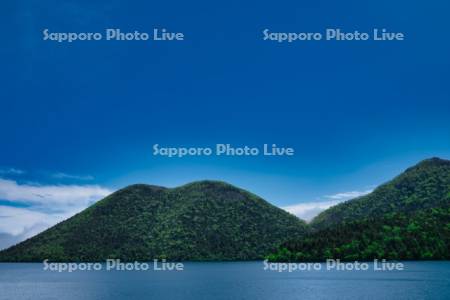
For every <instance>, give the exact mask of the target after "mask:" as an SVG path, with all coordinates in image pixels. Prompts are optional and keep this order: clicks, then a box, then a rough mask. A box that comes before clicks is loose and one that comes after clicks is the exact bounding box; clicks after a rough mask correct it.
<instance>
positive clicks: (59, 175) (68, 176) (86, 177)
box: [52, 172, 94, 180]
mask: <svg viewBox="0 0 450 300" xmlns="http://www.w3.org/2000/svg"><path fill="white" fill-rule="evenodd" d="M52 177H53V178H57V179H75V180H94V176H91V175H72V174H67V173H62V172H58V173H55V174H52Z"/></svg>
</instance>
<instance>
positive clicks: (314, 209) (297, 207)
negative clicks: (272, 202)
mask: <svg viewBox="0 0 450 300" xmlns="http://www.w3.org/2000/svg"><path fill="white" fill-rule="evenodd" d="M340 202H341V201H339V200H334V201H321V202H305V203H299V204H294V205H290V206H285V207H282V209H284V210H286V211H288V212H290V213H291V214H294V215H296V216H297V217H299V218H300V219H302V220H305V221H311V220H312V219H313V218H314V217H315V216H317V215H318V214H319V213H321V212H322V211H324V210H325V209H327V208H329V207H331V206H333V205H336V204H338V203H340Z"/></svg>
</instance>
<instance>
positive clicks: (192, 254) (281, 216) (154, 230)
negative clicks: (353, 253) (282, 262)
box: [0, 181, 306, 261]
mask: <svg viewBox="0 0 450 300" xmlns="http://www.w3.org/2000/svg"><path fill="white" fill-rule="evenodd" d="M305 228H306V225H305V223H304V222H303V221H301V220H299V219H297V218H296V217H295V216H293V215H291V214H289V213H287V212H285V211H283V210H281V209H279V208H277V207H275V206H273V205H271V204H269V203H268V202H266V201H264V200H263V199H261V198H259V197H257V196H255V195H253V194H251V193H249V192H246V191H244V190H241V189H238V188H236V187H234V186H231V185H229V184H226V183H222V182H215V181H201V182H195V183H191V184H187V185H184V186H182V187H178V188H173V189H167V188H162V187H156V186H149V185H132V186H129V187H127V188H124V189H122V190H119V191H117V192H115V193H113V194H112V195H110V196H108V197H106V198H105V199H103V200H101V201H99V202H97V203H96V204H94V205H92V206H91V207H89V208H87V209H86V210H84V211H82V212H81V213H79V214H77V215H75V216H73V217H71V218H69V219H68V220H66V221H64V222H61V223H59V224H57V225H55V226H53V227H52V228H50V229H48V230H46V231H44V232H42V233H41V234H38V235H37V236H35V237H33V238H31V239H28V240H26V241H24V242H22V243H20V244H18V245H16V246H13V247H11V248H9V249H6V250H4V251H2V252H0V261H42V260H44V259H50V260H53V261H102V260H105V259H107V258H120V259H122V260H141V261H142V260H152V259H154V258H167V259H169V260H253V259H261V258H263V256H264V255H266V254H267V253H269V252H270V251H273V250H275V249H276V247H277V246H278V245H280V244H281V243H283V242H285V241H286V240H287V239H288V238H292V237H300V236H302V235H303V234H304V232H305Z"/></svg>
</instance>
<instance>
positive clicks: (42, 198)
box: [0, 179, 112, 249]
mask: <svg viewBox="0 0 450 300" xmlns="http://www.w3.org/2000/svg"><path fill="white" fill-rule="evenodd" d="M111 193H112V191H111V190H109V189H107V188H104V187H101V186H98V185H37V184H18V183H17V182H16V181H13V180H7V179H0V200H8V201H11V202H14V203H26V204H27V205H29V206H28V207H13V206H6V205H0V249H2V248H6V247H9V246H11V245H13V244H16V243H18V242H21V241H23V240H25V239H27V238H29V237H31V236H34V235H36V234H38V233H39V232H41V231H43V230H45V229H47V228H49V227H51V226H53V225H55V224H56V223H58V222H60V221H63V220H65V219H67V218H69V217H71V216H73V215H74V214H76V213H78V212H80V211H82V210H83V209H85V208H86V207H88V206H89V205H90V204H92V203H94V202H96V201H98V200H99V199H102V198H104V197H106V196H107V195H109V194H111Z"/></svg>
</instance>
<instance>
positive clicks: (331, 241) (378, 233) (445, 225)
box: [269, 158, 450, 261]
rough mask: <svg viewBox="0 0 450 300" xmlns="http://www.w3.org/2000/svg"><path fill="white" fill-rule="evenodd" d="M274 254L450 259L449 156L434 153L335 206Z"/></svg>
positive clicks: (276, 256)
mask: <svg viewBox="0 0 450 300" xmlns="http://www.w3.org/2000/svg"><path fill="white" fill-rule="evenodd" d="M269 258H270V259H271V260H283V261H285V260H324V259H326V258H335V259H337V258H340V259H344V260H362V259H373V258H386V259H450V161H448V160H442V159H438V158H432V159H428V160H425V161H422V162H421V163H419V164H418V165H416V166H414V167H412V168H409V169H407V170H406V171H405V172H404V173H403V174H401V175H400V176H398V177H396V178H394V179H393V180H392V181H390V182H388V183H386V184H383V185H381V186H380V187H378V188H377V189H375V190H374V191H373V192H372V193H371V194H368V195H366V196H363V197H360V198H357V199H354V200H350V201H347V202H345V203H342V204H339V205H337V206H334V207H332V208H330V209H328V210H326V211H324V212H322V213H321V214H320V215H318V216H317V217H316V218H315V219H314V220H313V221H312V222H311V231H310V232H309V233H308V234H307V235H306V236H305V237H302V238H301V239H292V240H290V241H289V242H286V243H285V244H284V245H282V246H281V247H280V248H279V249H278V251H277V252H276V253H274V254H272V255H270V256H269Z"/></svg>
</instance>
